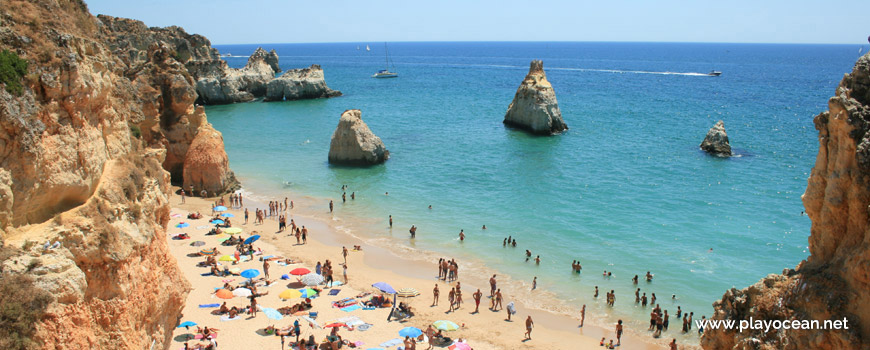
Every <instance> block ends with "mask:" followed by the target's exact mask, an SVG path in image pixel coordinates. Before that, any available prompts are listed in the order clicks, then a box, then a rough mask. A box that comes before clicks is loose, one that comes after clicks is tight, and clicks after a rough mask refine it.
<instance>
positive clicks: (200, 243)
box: [190, 241, 205, 247]
mask: <svg viewBox="0 0 870 350" xmlns="http://www.w3.org/2000/svg"><path fill="white" fill-rule="evenodd" d="M190 245H191V246H194V247H202V246H204V245H205V242H203V241H196V242H193V243H191V244H190Z"/></svg>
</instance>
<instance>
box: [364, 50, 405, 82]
mask: <svg viewBox="0 0 870 350" xmlns="http://www.w3.org/2000/svg"><path fill="white" fill-rule="evenodd" d="M367 48H368V47H367ZM384 63H385V67H384V69H381V70H379V71H378V72H377V73H375V74H374V75H372V78H396V77H398V76H399V73H393V72H390V70H389V67H390V51H388V50H387V43H384ZM393 69H395V67H393Z"/></svg>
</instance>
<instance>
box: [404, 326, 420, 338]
mask: <svg viewBox="0 0 870 350" xmlns="http://www.w3.org/2000/svg"><path fill="white" fill-rule="evenodd" d="M420 334H423V331H421V330H420V328H417V327H405V328H402V330H400V331H399V336H400V337H411V338H416V337H419V336H420Z"/></svg>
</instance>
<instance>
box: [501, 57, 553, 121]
mask: <svg viewBox="0 0 870 350" xmlns="http://www.w3.org/2000/svg"><path fill="white" fill-rule="evenodd" d="M504 123H505V125H508V126H511V127H515V128H518V129H523V130H526V131H529V132H531V133H533V134H539V135H553V134H558V133H560V132H562V131H565V130H568V125H566V124H565V121H564V120H562V111H560V110H559V104H558V103H557V102H556V92H555V91H554V90H553V86H552V85H550V82H549V81H547V74H546V73H544V62H542V61H540V60H534V61H532V63H531V67H529V74H527V75H526V78H525V79H523V83H522V84H520V87H519V88H518V89H517V93H516V95H514V100H513V101H512V102H511V104H510V106H508V111H507V113H506V114H505V116H504Z"/></svg>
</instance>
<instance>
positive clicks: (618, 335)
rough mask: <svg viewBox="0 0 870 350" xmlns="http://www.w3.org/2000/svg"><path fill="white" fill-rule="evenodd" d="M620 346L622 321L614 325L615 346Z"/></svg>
mask: <svg viewBox="0 0 870 350" xmlns="http://www.w3.org/2000/svg"><path fill="white" fill-rule="evenodd" d="M621 344H622V320H619V321H618V322H617V323H616V346H619V345H621Z"/></svg>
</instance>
